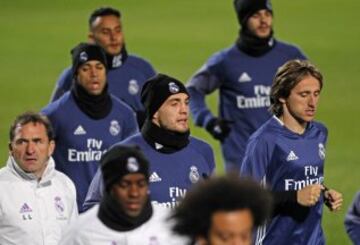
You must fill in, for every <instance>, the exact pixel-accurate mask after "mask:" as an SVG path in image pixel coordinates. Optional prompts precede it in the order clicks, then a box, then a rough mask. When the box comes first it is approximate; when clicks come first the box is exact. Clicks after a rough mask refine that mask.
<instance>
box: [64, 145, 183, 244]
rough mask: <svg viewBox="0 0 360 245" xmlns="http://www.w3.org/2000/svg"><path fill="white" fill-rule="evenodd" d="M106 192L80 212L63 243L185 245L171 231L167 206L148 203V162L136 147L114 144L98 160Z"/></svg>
mask: <svg viewBox="0 0 360 245" xmlns="http://www.w3.org/2000/svg"><path fill="white" fill-rule="evenodd" d="M100 164H101V171H102V174H103V181H104V183H105V193H104V196H103V197H102V199H101V201H100V205H96V206H94V207H93V208H92V209H90V210H89V211H87V212H86V213H84V214H82V215H81V216H80V217H79V219H78V220H77V221H76V222H75V223H73V224H72V226H71V227H70V229H69V230H68V232H67V233H66V234H65V236H64V238H63V240H62V241H61V244H63V245H75V244H76V245H91V244H94V245H98V244H104V245H110V244H111V245H115V244H117V245H122V244H158V245H161V244H179V245H180V244H184V240H183V239H180V238H179V237H177V236H175V235H174V234H172V233H171V230H170V228H169V223H168V221H167V217H168V215H169V211H168V209H166V208H164V207H155V206H152V205H151V202H150V198H149V162H148V160H147V159H146V158H145V156H144V155H143V154H142V153H141V151H140V150H139V148H138V147H135V146H125V145H117V146H114V147H112V148H110V150H109V151H108V152H107V153H106V154H105V155H104V156H103V158H102V159H101V163H100Z"/></svg>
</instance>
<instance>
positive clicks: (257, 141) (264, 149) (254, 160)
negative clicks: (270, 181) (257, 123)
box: [240, 138, 272, 184]
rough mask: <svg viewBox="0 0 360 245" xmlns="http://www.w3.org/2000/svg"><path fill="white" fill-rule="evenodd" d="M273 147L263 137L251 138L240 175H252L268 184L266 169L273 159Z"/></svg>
mask: <svg viewBox="0 0 360 245" xmlns="http://www.w3.org/2000/svg"><path fill="white" fill-rule="evenodd" d="M271 154H272V152H271V149H269V145H268V144H267V142H266V141H265V140H263V139H261V138H250V140H249V142H248V145H247V147H246V151H245V156H244V159H243V162H242V164H241V170H240V175H243V176H248V177H252V178H253V179H255V180H256V181H258V182H263V184H266V170H267V167H268V165H269V163H270V159H271Z"/></svg>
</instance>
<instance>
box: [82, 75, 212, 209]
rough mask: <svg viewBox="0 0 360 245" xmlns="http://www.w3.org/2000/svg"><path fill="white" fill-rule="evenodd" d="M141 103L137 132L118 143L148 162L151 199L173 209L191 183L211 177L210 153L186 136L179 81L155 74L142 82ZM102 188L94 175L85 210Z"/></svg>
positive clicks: (207, 147)
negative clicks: (143, 116) (135, 147)
mask: <svg viewBox="0 0 360 245" xmlns="http://www.w3.org/2000/svg"><path fill="white" fill-rule="evenodd" d="M141 101H142V102H143V104H144V106H145V108H146V121H145V123H144V126H143V127H142V130H141V133H138V134H135V135H134V136H132V137H130V138H128V139H126V140H125V141H123V142H120V143H119V144H120V145H121V144H134V145H138V146H139V147H140V148H141V149H142V151H143V152H144V154H145V156H146V157H147V158H148V159H149V161H150V173H151V174H150V180H149V181H150V190H151V200H152V201H153V203H156V204H159V205H161V206H165V207H169V208H174V207H175V206H177V204H178V202H179V201H180V200H181V199H182V198H183V197H184V196H185V194H186V191H187V190H188V189H189V188H191V186H192V185H193V184H195V183H197V182H198V181H199V180H200V179H203V178H207V177H208V176H210V175H212V174H213V172H214V169H215V163H214V156H213V151H212V149H211V147H210V145H208V144H207V143H205V142H203V141H201V140H199V139H197V138H194V137H191V136H190V131H189V125H188V120H189V106H188V102H189V95H188V92H187V90H186V88H185V86H184V85H183V84H182V83H181V82H180V81H178V80H176V79H175V78H172V77H169V76H167V75H164V74H158V75H156V76H155V77H153V78H151V79H150V80H148V81H147V82H146V83H145V85H144V87H143V89H142V91H141ZM102 185H103V184H102V183H101V176H100V173H99V172H98V173H97V174H96V175H95V177H94V180H93V182H92V183H91V186H90V188H89V192H88V195H87V197H86V201H85V205H84V206H85V208H88V207H90V206H92V205H94V203H96V202H98V201H99V199H100V197H101V194H102V190H103V189H104V188H103V186H102Z"/></svg>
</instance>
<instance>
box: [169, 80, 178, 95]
mask: <svg viewBox="0 0 360 245" xmlns="http://www.w3.org/2000/svg"><path fill="white" fill-rule="evenodd" d="M169 91H170V93H172V94H176V93H178V92H179V91H180V88H179V86H178V85H177V84H176V83H174V82H170V83H169Z"/></svg>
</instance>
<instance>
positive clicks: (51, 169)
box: [6, 156, 55, 187]
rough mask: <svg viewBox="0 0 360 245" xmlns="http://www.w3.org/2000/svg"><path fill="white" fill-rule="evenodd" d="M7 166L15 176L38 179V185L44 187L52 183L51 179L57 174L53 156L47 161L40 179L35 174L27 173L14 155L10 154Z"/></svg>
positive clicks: (29, 179) (24, 178) (28, 179)
mask: <svg viewBox="0 0 360 245" xmlns="http://www.w3.org/2000/svg"><path fill="white" fill-rule="evenodd" d="M6 166H7V167H8V168H9V169H10V171H11V172H12V173H14V174H15V176H17V177H19V178H21V179H23V180H25V181H34V182H35V181H36V182H37V183H38V186H40V187H44V186H47V185H51V179H52V178H53V177H54V175H55V162H54V159H53V158H52V157H50V158H49V160H48V162H47V166H46V168H45V171H44V173H43V175H42V177H41V179H40V180H38V179H37V177H36V176H35V174H33V173H26V172H25V171H24V170H23V169H21V168H20V166H19V164H18V163H17V162H16V161H15V159H14V158H13V157H12V156H9V158H8V160H7V163H6Z"/></svg>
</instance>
